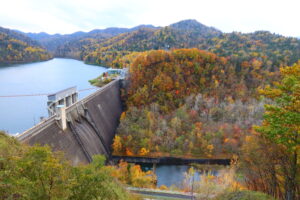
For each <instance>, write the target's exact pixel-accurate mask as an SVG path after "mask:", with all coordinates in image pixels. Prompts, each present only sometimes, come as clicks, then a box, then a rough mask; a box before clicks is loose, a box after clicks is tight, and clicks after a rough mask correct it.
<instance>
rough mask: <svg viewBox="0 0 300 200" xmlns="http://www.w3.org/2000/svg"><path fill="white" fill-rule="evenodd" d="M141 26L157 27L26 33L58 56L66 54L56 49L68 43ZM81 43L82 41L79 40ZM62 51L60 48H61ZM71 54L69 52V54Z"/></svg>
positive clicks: (107, 35) (117, 33) (97, 38)
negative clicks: (68, 32) (59, 52)
mask: <svg viewBox="0 0 300 200" xmlns="http://www.w3.org/2000/svg"><path fill="white" fill-rule="evenodd" d="M140 28H155V27H154V26H152V25H139V26H136V27H133V28H117V27H111V28H106V29H94V30H92V31H89V32H82V31H79V32H75V33H72V34H63V35H62V34H53V35H50V34H47V33H44V32H41V33H24V34H25V35H27V36H28V37H30V38H31V39H33V40H36V41H38V42H39V43H40V44H41V45H42V46H43V47H45V48H46V49H47V50H48V51H50V52H52V53H54V54H56V55H57V56H59V57H61V56H64V54H57V53H56V50H57V49H58V48H60V49H61V46H64V45H66V47H67V48H69V47H68V46H72V44H73V43H76V44H75V46H77V45H78V44H77V43H78V42H79V41H80V40H84V39H88V40H91V39H92V40H95V42H99V40H101V39H105V38H110V37H114V36H117V35H119V34H122V33H127V32H131V31H135V30H137V29H140ZM79 43H80V42H79ZM85 44H86V43H85V42H83V44H82V45H85ZM59 51H60V50H59ZM67 55H69V54H67ZM71 57H72V56H71Z"/></svg>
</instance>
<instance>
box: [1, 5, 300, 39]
mask: <svg viewBox="0 0 300 200" xmlns="http://www.w3.org/2000/svg"><path fill="white" fill-rule="evenodd" d="M0 5H1V7H0V26H3V27H7V28H13V29H19V30H21V31H24V32H42V31H43V32H47V33H51V34H53V33H72V32H76V31H90V30H92V29H96V28H107V27H133V26H137V25H139V24H153V25H155V26H166V25H169V24H171V23H175V22H177V21H180V20H184V19H196V20H197V21H199V22H201V23H203V24H205V25H208V26H213V27H215V28H218V29H220V30H222V31H224V32H232V31H240V32H253V31H255V30H269V31H271V32H274V33H278V34H281V35H285V36H300V26H299V23H300V22H299V21H300V14H299V8H300V0H180V1H177V0H0Z"/></svg>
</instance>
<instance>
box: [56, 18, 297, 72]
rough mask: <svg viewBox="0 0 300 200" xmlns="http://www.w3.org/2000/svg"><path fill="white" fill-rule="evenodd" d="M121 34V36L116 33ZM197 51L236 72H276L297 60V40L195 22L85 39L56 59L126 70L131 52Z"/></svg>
mask: <svg viewBox="0 0 300 200" xmlns="http://www.w3.org/2000/svg"><path fill="white" fill-rule="evenodd" d="M119 33H120V32H119ZM177 48H198V49H202V50H206V51H209V52H212V53H215V54H217V55H218V56H224V57H226V58H227V59H230V60H231V61H232V63H233V64H235V67H236V68H237V70H239V68H240V67H241V66H242V65H243V66H250V65H256V66H257V67H263V68H268V69H269V71H276V70H278V68H279V67H280V66H285V65H291V64H292V63H294V62H296V61H297V60H298V59H299V58H300V40H299V39H297V38H292V37H284V36H280V35H276V34H272V33H270V32H268V31H257V32H254V33H248V34H243V33H238V32H233V33H222V32H221V31H219V30H217V29H215V28H213V27H207V26H205V25H203V24H201V23H199V22H197V21H195V20H184V21H180V22H178V23H175V24H171V25H170V26H166V27H162V28H155V27H149V26H146V27H145V26H142V27H137V28H134V29H131V30H130V31H127V32H124V33H120V34H116V35H115V36H114V35H113V34H108V35H107V34H106V35H105V36H104V35H103V34H98V35H95V36H88V35H87V36H86V37H85V38H82V39H80V40H77V41H72V42H67V43H65V44H63V45H61V46H59V47H58V48H57V51H56V55H57V56H62V57H72V58H76V59H81V60H84V61H85V62H87V63H91V64H98V65H104V66H109V67H117V68H118V67H125V66H124V63H122V62H121V61H120V62H119V61H118V62H116V61H117V60H122V57H123V56H124V55H125V56H126V55H128V54H130V53H132V52H143V51H148V50H157V49H162V50H171V49H177Z"/></svg>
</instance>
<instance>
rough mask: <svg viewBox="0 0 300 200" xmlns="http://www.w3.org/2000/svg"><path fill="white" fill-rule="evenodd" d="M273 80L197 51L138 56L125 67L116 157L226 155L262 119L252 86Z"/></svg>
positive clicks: (251, 68) (253, 68)
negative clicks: (127, 69) (126, 78)
mask: <svg viewBox="0 0 300 200" xmlns="http://www.w3.org/2000/svg"><path fill="white" fill-rule="evenodd" d="M277 77H278V74H277V73H272V72H269V71H268V70H264V69H263V68H257V67H256V66H245V67H243V68H242V69H240V70H239V71H237V70H236V69H235V67H234V64H233V63H231V62H230V61H229V60H227V59H226V58H224V57H218V56H217V55H215V54H213V53H209V52H206V51H202V50H198V49H175V50H172V51H164V50H156V51H149V52H145V53H142V54H140V55H139V56H137V58H136V59H135V60H134V62H133V63H131V66H130V86H129V88H128V90H127V92H126V94H125V96H124V98H125V99H126V100H127V102H126V105H127V107H128V109H127V111H126V112H124V113H123V115H122V117H121V124H120V127H119V129H118V131H117V133H118V134H117V136H116V138H115V144H114V148H115V153H116V154H125V155H146V154H149V155H160V154H167V155H176V156H195V157H212V156H213V157H224V156H229V157H230V155H232V154H233V153H237V152H238V149H239V147H240V146H241V145H242V141H243V140H244V138H245V137H246V135H247V134H249V133H250V132H251V127H252V125H253V124H259V123H260V121H261V119H262V112H263V102H262V101H260V100H258V99H256V97H257V94H256V88H257V87H262V86H264V85H267V84H272V81H273V80H275V79H277Z"/></svg>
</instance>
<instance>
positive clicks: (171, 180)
mask: <svg viewBox="0 0 300 200" xmlns="http://www.w3.org/2000/svg"><path fill="white" fill-rule="evenodd" d="M190 168H191V166H189V165H157V167H156V170H155V174H156V177H157V186H158V187H160V186H161V185H165V186H167V187H170V186H172V185H174V186H176V187H179V188H182V186H183V185H182V184H183V181H184V180H185V178H186V177H185V174H187V173H188V171H189V169H190ZM142 169H143V170H144V171H148V170H152V169H153V167H152V165H151V164H142ZM224 169H225V167H224ZM202 173H203V171H199V170H196V169H195V174H194V181H199V180H200V175H201V174H202ZM206 173H208V172H207V171H206ZM209 173H210V174H212V175H214V176H218V175H219V170H216V169H211V170H210V171H209Z"/></svg>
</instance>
